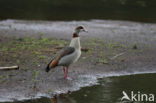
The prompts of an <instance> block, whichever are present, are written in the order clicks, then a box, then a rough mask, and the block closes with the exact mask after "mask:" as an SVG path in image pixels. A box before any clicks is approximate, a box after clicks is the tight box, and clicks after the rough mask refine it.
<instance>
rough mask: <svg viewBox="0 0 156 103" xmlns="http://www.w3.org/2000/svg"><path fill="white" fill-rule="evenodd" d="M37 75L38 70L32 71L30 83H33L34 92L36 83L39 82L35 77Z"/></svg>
mask: <svg viewBox="0 0 156 103" xmlns="http://www.w3.org/2000/svg"><path fill="white" fill-rule="evenodd" d="M38 73H39V71H38V70H34V73H33V76H32V77H33V78H32V81H33V83H34V86H33V89H34V90H37V83H38V82H39V80H38V79H37V77H38Z"/></svg>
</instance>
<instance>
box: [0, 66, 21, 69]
mask: <svg viewBox="0 0 156 103" xmlns="http://www.w3.org/2000/svg"><path fill="white" fill-rule="evenodd" d="M16 69H19V66H10V67H0V70H16Z"/></svg>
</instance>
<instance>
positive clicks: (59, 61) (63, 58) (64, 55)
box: [46, 26, 88, 79]
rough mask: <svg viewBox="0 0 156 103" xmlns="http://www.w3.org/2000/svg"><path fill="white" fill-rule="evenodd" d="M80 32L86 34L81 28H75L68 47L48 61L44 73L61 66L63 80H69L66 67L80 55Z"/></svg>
mask: <svg viewBox="0 0 156 103" xmlns="http://www.w3.org/2000/svg"><path fill="white" fill-rule="evenodd" d="M80 32H88V31H87V30H86V29H85V28H84V27H83V26H78V27H76V28H75V30H74V32H73V35H72V40H71V42H70V45H69V46H67V47H64V48H63V49H62V50H61V51H60V52H58V53H57V55H56V56H55V57H54V58H53V59H52V60H51V61H50V63H49V64H48V65H47V67H46V72H49V70H50V69H52V68H55V67H57V66H63V71H64V78H65V79H70V78H69V77H68V67H69V66H70V65H71V64H72V63H75V62H76V61H77V60H78V59H79V57H80V55H81V46H80V37H79V33H80Z"/></svg>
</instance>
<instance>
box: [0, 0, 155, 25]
mask: <svg viewBox="0 0 156 103" xmlns="http://www.w3.org/2000/svg"><path fill="white" fill-rule="evenodd" d="M155 10H156V1H155V0H70V1H69V0H0V19H29V20H90V19H113V20H132V21H141V22H156V12H155Z"/></svg>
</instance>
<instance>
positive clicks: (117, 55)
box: [110, 52, 125, 60]
mask: <svg viewBox="0 0 156 103" xmlns="http://www.w3.org/2000/svg"><path fill="white" fill-rule="evenodd" d="M123 54H125V52H122V53H120V54H116V55H115V56H113V57H112V58H110V59H111V60H114V59H115V58H117V57H119V56H121V55H123Z"/></svg>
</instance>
